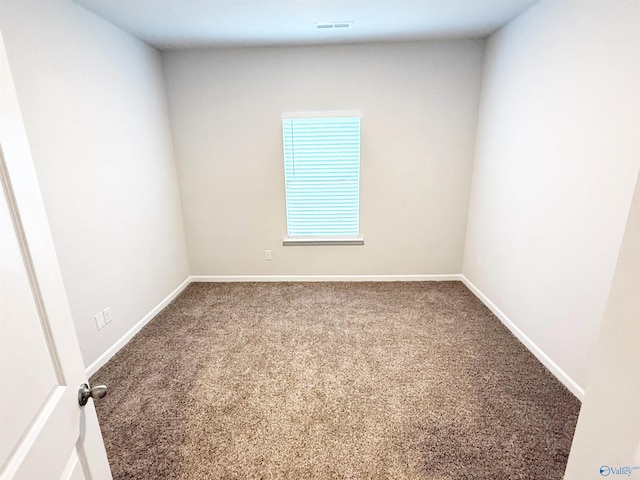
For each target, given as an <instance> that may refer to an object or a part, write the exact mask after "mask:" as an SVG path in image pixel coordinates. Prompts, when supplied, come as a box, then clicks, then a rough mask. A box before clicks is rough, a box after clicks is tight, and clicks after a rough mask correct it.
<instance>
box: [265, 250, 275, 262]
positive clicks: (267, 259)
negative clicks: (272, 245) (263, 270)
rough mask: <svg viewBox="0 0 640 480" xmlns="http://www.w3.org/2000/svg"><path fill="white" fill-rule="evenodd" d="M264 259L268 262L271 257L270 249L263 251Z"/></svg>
mask: <svg viewBox="0 0 640 480" xmlns="http://www.w3.org/2000/svg"><path fill="white" fill-rule="evenodd" d="M264 259H265V261H267V262H270V261H271V260H272V259H273V258H272V257H271V250H265V251H264Z"/></svg>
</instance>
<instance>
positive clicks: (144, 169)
mask: <svg viewBox="0 0 640 480" xmlns="http://www.w3.org/2000/svg"><path fill="white" fill-rule="evenodd" d="M0 28H1V29H2V35H3V36H4V40H5V44H6V48H7V53H8V57H9V62H10V65H11V70H12V74H13V77H14V81H15V83H16V89H17V93H18V97H19V101H20V106H21V109H22V114H23V117H24V122H25V126H26V130H27V135H28V137H29V143H30V146H31V149H32V154H33V158H34V162H35V165H36V170H37V173H38V178H39V181H40V185H41V189H42V194H43V197H44V201H45V204H46V210H47V215H48V217H49V222H50V225H51V229H52V233H53V237H54V242H55V246H56V250H57V253H58V257H59V261H60V266H61V269H62V273H63V277H64V281H65V286H66V289H67V293H68V296H69V301H70V304H71V310H72V313H73V316H74V320H75V324H76V329H77V332H78V336H79V340H80V344H81V346H82V352H83V356H84V360H85V362H86V364H90V363H91V362H92V361H94V360H95V359H96V358H97V357H98V356H99V355H101V354H102V353H103V352H105V351H106V350H107V349H108V348H109V347H111V346H112V345H113V344H114V343H115V342H116V340H117V339H119V338H120V337H122V336H123V335H124V333H125V332H127V331H128V330H129V329H130V328H131V327H132V326H133V325H134V324H135V323H137V322H138V321H139V320H141V319H142V318H143V317H144V315H146V314H147V313H148V312H149V311H150V310H151V309H152V308H153V307H155V306H156V305H157V304H158V303H159V302H160V301H161V300H162V299H163V298H165V297H166V296H167V295H168V294H169V293H170V292H171V291H173V290H174V289H175V288H176V287H177V286H178V285H179V284H180V283H181V282H182V281H184V280H185V279H186V277H187V275H188V264H187V259H186V258H187V257H186V250H185V243H184V234H183V228H182V218H181V212H180V202H179V196H178V189H177V181H176V173H175V165H174V162H173V154H172V145H171V137H170V131H169V122H168V116H167V111H166V98H165V93H164V86H163V79H162V73H161V64H160V56H159V54H158V53H157V52H156V51H155V50H153V49H152V48H150V47H148V46H147V45H145V44H144V43H142V42H140V41H138V40H136V39H134V38H133V37H131V36H129V35H127V34H125V33H123V32H122V31H121V30H119V29H117V28H116V27H114V26H112V25H110V24H108V23H106V22H104V21H102V20H100V19H99V18H97V17H96V16H94V15H92V14H90V13H88V12H87V11H85V10H84V9H82V8H81V7H78V6H77V5H75V4H74V3H72V2H69V1H63V0H48V1H46V2H43V1H34V0H20V1H12V0H9V1H3V2H1V3H0ZM107 306H109V307H111V311H112V317H113V321H112V323H111V324H110V325H108V326H107V327H105V328H104V329H102V330H101V331H98V330H97V329H96V325H95V322H94V314H95V313H97V312H98V311H100V310H102V309H103V308H105V307H107Z"/></svg>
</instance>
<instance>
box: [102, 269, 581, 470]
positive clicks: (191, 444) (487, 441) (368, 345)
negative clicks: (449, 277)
mask: <svg viewBox="0 0 640 480" xmlns="http://www.w3.org/2000/svg"><path fill="white" fill-rule="evenodd" d="M91 381H92V383H93V384H98V383H105V384H107V385H110V387H111V390H110V392H109V395H107V397H105V398H104V400H103V401H102V402H98V403H96V408H97V411H98V415H99V419H100V423H101V426H102V430H103V434H104V439H105V443H106V446H107V452H108V455H109V460H110V464H111V468H112V471H113V475H114V478H116V479H142V478H145V479H146V478H153V479H218V478H219V479H244V478H252V479H260V478H264V479H269V478H274V479H331V478H353V479H365V478H371V479H374V478H375V479H382V478H391V479H416V480H417V479H454V478H455V479H459V478H478V479H529V478H531V479H534V478H539V479H542V478H544V479H555V478H558V479H559V478H562V475H563V472H564V468H565V465H566V461H567V456H568V453H569V449H570V446H571V439H572V436H573V432H574V428H575V424H576V421H577V417H578V412H579V408H580V403H579V401H578V400H577V399H576V398H575V397H574V396H573V395H572V394H571V393H570V392H569V391H568V390H566V389H565V387H564V386H563V385H561V384H560V383H559V382H558V381H557V380H556V379H555V378H554V377H553V375H552V374H551V373H549V372H548V371H547V370H546V369H545V367H544V366H543V365H542V364H540V363H539V361H538V360H537V359H536V358H535V357H534V356H533V355H532V354H531V353H530V352H528V350H527V349H526V348H525V347H524V346H523V345H522V344H521V343H520V342H519V341H518V340H517V339H516V338H515V337H513V336H512V335H511V333H510V332H509V331H508V330H507V329H506V328H505V327H504V326H503V325H502V324H501V323H500V321H499V320H498V319H497V318H496V317H495V316H494V315H493V314H492V313H491V312H490V311H489V310H488V309H487V308H486V307H485V306H484V305H483V304H482V303H481V302H480V301H479V300H478V299H477V298H476V297H475V296H474V295H473V294H472V293H471V292H470V291H469V290H468V289H467V288H466V287H465V286H464V285H463V284H462V283H460V282H382V283H369V282H354V283H340V282H335V283H193V284H191V285H190V286H189V287H188V288H187V289H186V290H185V291H184V292H183V293H182V294H181V295H180V296H179V297H178V298H177V299H176V300H175V301H173V302H172V303H171V304H170V305H169V306H168V307H167V308H165V309H164V310H163V311H162V312H161V313H160V314H158V315H157V316H156V318H154V319H153V321H151V322H150V323H149V324H148V325H147V326H146V327H145V328H144V329H143V330H142V331H141V332H140V333H139V334H138V335H137V336H135V337H134V338H133V340H132V341H131V342H130V343H129V344H128V345H126V346H125V347H124V348H123V349H122V350H120V351H119V352H118V353H117V354H116V356H115V357H113V358H112V359H111V360H110V361H109V362H108V363H107V364H106V365H105V366H104V367H103V368H102V369H101V370H99V371H98V372H97V373H96V374H95V375H94V376H93V378H92V379H91Z"/></svg>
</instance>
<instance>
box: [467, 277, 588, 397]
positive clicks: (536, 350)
mask: <svg viewBox="0 0 640 480" xmlns="http://www.w3.org/2000/svg"><path fill="white" fill-rule="evenodd" d="M460 280H461V281H462V282H463V283H464V284H465V285H466V286H467V288H468V289H469V290H471V291H472V292H473V294H474V295H475V296H476V297H478V298H479V299H480V301H482V303H484V304H485V305H486V306H487V308H489V310H491V312H493V314H494V315H495V316H496V317H498V318H499V319H500V321H501V322H502V323H503V324H504V326H505V327H507V328H508V329H509V331H511V333H513V335H515V337H516V338H517V339H518V340H520V342H521V343H522V344H523V345H524V346H525V347H527V349H528V350H529V351H530V352H531V353H533V355H535V357H536V358H537V359H538V360H539V361H540V362H541V363H542V364H543V365H544V366H545V367H547V370H549V371H550V372H551V373H552V374H553V375H554V376H555V377H556V378H557V379H558V380H560V382H562V384H563V385H564V386H565V387H567V389H568V390H569V391H570V392H571V393H573V394H574V395H575V396H576V397H577V398H578V400H580V401H582V400H583V399H584V388H582V387H581V386H580V385H578V383H577V382H576V381H575V380H573V379H572V378H571V377H570V376H569V375H568V374H567V372H565V371H564V370H563V369H562V368H560V366H558V364H557V363H556V362H554V361H553V360H552V359H551V358H550V357H549V356H548V355H547V354H546V353H545V352H544V351H543V350H542V349H541V348H540V347H538V345H536V344H535V343H534V341H533V340H531V339H530V338H529V337H528V336H527V334H526V333H524V332H523V331H522V330H520V328H518V326H517V325H516V324H515V323H514V322H513V321H512V320H511V319H510V318H509V317H507V315H505V313H504V312H503V311H502V310H500V309H499V308H498V307H497V305H496V304H495V303H493V302H492V301H491V300H489V298H488V297H487V296H486V295H485V294H484V293H482V292H481V291H480V290H479V289H478V287H476V286H475V285H474V284H473V283H472V282H471V281H470V280H469V279H468V278H467V277H465V276H464V275H460Z"/></svg>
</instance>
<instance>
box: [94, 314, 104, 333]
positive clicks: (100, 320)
mask: <svg viewBox="0 0 640 480" xmlns="http://www.w3.org/2000/svg"><path fill="white" fill-rule="evenodd" d="M94 318H95V319H96V326H97V327H98V330H102V329H103V328H104V327H105V325H106V324H107V323H106V322H105V320H104V312H98V313H96V314H95V316H94Z"/></svg>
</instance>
